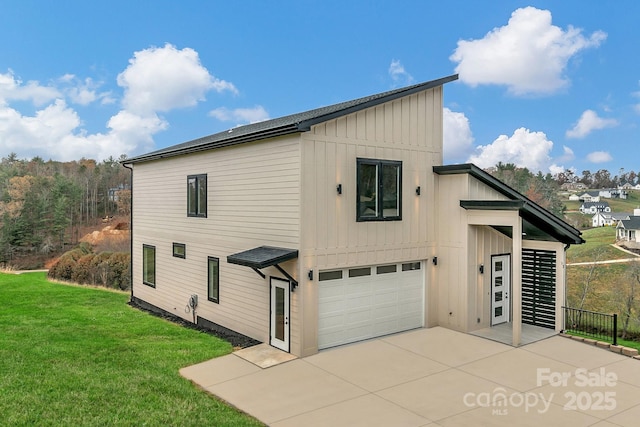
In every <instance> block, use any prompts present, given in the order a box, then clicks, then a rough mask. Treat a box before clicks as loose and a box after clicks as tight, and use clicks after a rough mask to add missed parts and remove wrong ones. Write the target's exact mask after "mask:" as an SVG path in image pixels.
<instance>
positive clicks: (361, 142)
mask: <svg viewBox="0 0 640 427" xmlns="http://www.w3.org/2000/svg"><path fill="white" fill-rule="evenodd" d="M442 108H443V107H442V88H441V87H437V88H433V89H429V90H426V91H423V92H419V93H417V94H414V95H410V96H407V97H404V98H400V99H397V100H394V101H390V102H387V103H384V104H381V105H378V106H375V107H371V108H368V109H365V110H362V111H359V112H357V113H352V114H348V115H345V116H342V117H339V118H337V119H332V120H329V121H327V122H324V123H321V124H318V125H315V126H313V127H312V129H311V130H310V131H309V132H307V133H304V134H302V136H301V159H302V171H301V176H302V187H301V188H302V192H301V197H302V198H301V212H302V216H301V230H302V234H301V246H300V263H301V265H300V269H301V271H302V272H303V273H304V274H306V273H307V271H309V270H314V271H315V272H316V281H312V280H308V279H306V278H304V298H305V304H304V306H305V312H304V314H303V318H304V322H303V328H304V331H303V334H304V337H305V340H304V343H303V348H302V349H301V351H302V354H305V355H306V354H313V353H315V352H316V351H317V331H318V304H317V301H318V290H317V286H319V282H317V272H318V271H322V270H328V269H337V268H346V267H355V266H372V265H377V264H381V263H396V262H403V261H416V260H425V259H427V258H428V257H430V256H431V254H432V253H433V248H434V247H435V234H436V231H435V228H436V224H435V220H434V213H435V207H434V205H435V203H436V195H435V191H434V177H433V172H432V166H433V165H439V164H441V163H442V120H443V117H442ZM358 158H368V159H378V160H399V161H402V220H401V221H369V222H357V221H356V164H357V159H358ZM339 184H340V185H342V194H338V193H337V191H336V187H337V185H339ZM417 187H420V193H421V194H420V195H419V196H417V195H416V188H417ZM430 267H431V266H430V265H429V264H427V263H424V268H423V271H424V272H425V282H426V281H427V277H428V274H429V272H428V269H429V268H430ZM426 299H428V295H427V298H426Z"/></svg>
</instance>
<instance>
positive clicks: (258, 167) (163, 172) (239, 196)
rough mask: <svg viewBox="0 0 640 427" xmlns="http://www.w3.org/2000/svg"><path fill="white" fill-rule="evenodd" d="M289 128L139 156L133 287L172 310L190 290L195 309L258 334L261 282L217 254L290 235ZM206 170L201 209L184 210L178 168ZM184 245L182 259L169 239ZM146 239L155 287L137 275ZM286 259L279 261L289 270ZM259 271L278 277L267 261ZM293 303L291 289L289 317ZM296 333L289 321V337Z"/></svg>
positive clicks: (293, 225)
mask: <svg viewBox="0 0 640 427" xmlns="http://www.w3.org/2000/svg"><path fill="white" fill-rule="evenodd" d="M299 147H300V144H299V137H298V136H297V135H294V136H289V137H282V138H277V139H271V140H265V141H260V142H254V143H247V144H243V145H239V146H234V147H227V148H219V149H215V150H209V151H204V152H199V153H194V154H189V155H183V156H177V157H172V158H168V159H165V160H157V161H150V162H141V163H136V164H135V165H134V172H133V192H134V203H133V253H132V255H133V292H134V296H135V297H138V298H141V299H142V300H144V301H147V302H148V303H150V304H153V305H155V306H157V307H159V308H161V309H163V310H165V311H167V312H169V313H172V314H174V315H176V316H179V317H182V318H185V319H187V320H193V318H192V313H190V312H187V311H188V310H186V306H187V303H188V300H189V296H190V295H192V294H197V295H198V297H199V304H198V308H197V314H198V315H199V316H201V317H203V318H206V319H208V320H210V321H212V322H215V323H218V324H221V325H223V326H225V327H227V328H230V329H232V330H235V331H238V332H240V333H243V334H245V335H248V336H250V337H252V338H255V339H258V340H260V341H264V342H268V336H269V285H268V281H267V280H264V279H262V278H261V277H260V276H258V275H257V274H256V273H255V272H254V271H253V270H251V269H250V268H248V267H243V266H238V265H233V264H228V263H227V261H226V259H227V256H228V255H230V254H233V253H237V252H240V251H244V250H247V249H252V248H254V247H257V246H262V245H271V246H280V247H287V248H298V247H299V242H300V203H299V200H300V150H299ZM196 174H207V193H208V197H207V217H206V218H194V217H188V216H187V176H188V175H196ZM173 242H176V243H184V244H186V258H185V259H181V258H176V257H173V256H172V244H173ZM143 244H148V245H152V246H155V247H156V287H155V288H152V287H149V286H146V285H144V284H143V283H142V245H143ZM209 256H212V257H216V258H218V259H219V260H220V303H219V304H216V303H214V302H210V301H208V300H207V257H209ZM295 264H296V263H295V262H291V263H287V264H285V268H287V269H288V270H289V271H290V273H291V274H293V275H294V276H296V266H295ZM264 272H265V273H266V274H273V275H274V276H277V277H281V274H280V273H279V272H277V270H275V269H273V268H269V269H265V270H264ZM298 305H299V304H298V302H297V301H296V298H295V294H292V300H291V316H292V322H293V321H294V320H295V319H294V318H295V317H296V316H297V307H298ZM294 339H295V340H298V341H299V334H298V333H297V331H295V330H294V329H292V334H291V340H292V343H293V341H294Z"/></svg>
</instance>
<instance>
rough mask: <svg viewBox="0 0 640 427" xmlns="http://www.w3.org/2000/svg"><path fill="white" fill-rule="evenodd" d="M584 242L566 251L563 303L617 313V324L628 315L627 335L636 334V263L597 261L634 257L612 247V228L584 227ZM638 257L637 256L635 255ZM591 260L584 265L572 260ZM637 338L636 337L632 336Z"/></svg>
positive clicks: (639, 322) (639, 331)
mask: <svg viewBox="0 0 640 427" xmlns="http://www.w3.org/2000/svg"><path fill="white" fill-rule="evenodd" d="M582 237H583V238H584V239H585V240H586V243H584V244H582V245H575V246H571V247H570V248H569V249H568V250H567V264H568V265H567V305H568V306H570V307H575V308H584V309H586V310H591V311H597V312H602V313H617V314H618V316H619V318H620V320H619V324H620V325H621V324H622V323H621V322H622V321H623V319H624V318H625V313H629V314H630V324H629V332H630V333H631V337H633V336H640V319H639V317H638V312H639V309H640V304H639V303H638V302H636V301H637V300H639V299H640V298H639V296H638V295H634V294H635V293H637V292H638V289H637V288H638V287H640V286H639V285H640V283H638V281H637V277H638V276H637V274H638V271H639V270H638V267H639V266H640V262H633V261H632V262H620V263H600V264H595V262H602V261H607V260H620V259H630V258H634V256H633V255H631V254H629V253H627V252H624V251H622V250H620V249H617V248H616V247H614V246H612V244H613V243H614V242H615V228H613V227H601V228H594V229H589V230H585V231H584V232H583V235H582ZM638 259H639V260H640V258H638ZM584 262H594V264H587V265H571V264H572V263H584ZM630 296H634V298H633V299H632V300H631V301H632V310H631V311H630V312H629V311H628V310H627V303H628V301H629V297H630ZM636 339H637V338H636Z"/></svg>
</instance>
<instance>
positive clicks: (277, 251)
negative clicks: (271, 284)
mask: <svg viewBox="0 0 640 427" xmlns="http://www.w3.org/2000/svg"><path fill="white" fill-rule="evenodd" d="M295 258H298V250H297V249H287V248H277V247H274V246H259V247H257V248H253V249H249V250H247V251H243V252H238V253H237V254H233V255H229V256H228V257H227V262H228V263H229V264H238V265H244V266H245V267H250V268H252V269H253V270H254V271H255V272H256V273H258V274H259V275H260V276H261V277H262V278H263V279H264V278H265V275H264V273H262V272H261V271H260V269H263V268H267V267H272V266H273V267H275V268H277V269H278V270H279V271H280V272H281V273H282V274H284V276H285V277H286V278H287V279H289V280H290V281H291V284H292V289H295V287H296V286H298V282H297V281H296V280H295V279H294V278H293V277H292V276H291V275H290V274H289V273H287V272H286V271H285V270H284V269H283V268H282V267H280V265H279V264H280V263H282V262H285V261H289V260H291V259H295Z"/></svg>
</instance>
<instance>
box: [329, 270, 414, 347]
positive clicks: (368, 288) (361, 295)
mask: <svg viewBox="0 0 640 427" xmlns="http://www.w3.org/2000/svg"><path fill="white" fill-rule="evenodd" d="M376 271H377V270H376V268H375V267H373V268H371V275H367V276H358V277H349V271H348V270H344V271H343V272H342V275H341V276H342V278H341V279H335V280H325V281H322V280H321V281H320V282H319V307H318V310H319V319H318V347H319V348H320V349H322V348H327V347H333V346H336V345H341V344H346V343H349V342H355V341H359V340H364V339H368V338H373V337H376V336H382V335H387V334H391V333H395V332H400V331H404V330H408V329H414V328H419V327H422V326H423V324H424V312H423V310H424V272H423V270H422V269H418V270H408V271H403V270H402V268H401V264H398V265H397V268H396V272H387V273H383V274H376ZM321 277H322V276H321Z"/></svg>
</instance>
